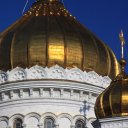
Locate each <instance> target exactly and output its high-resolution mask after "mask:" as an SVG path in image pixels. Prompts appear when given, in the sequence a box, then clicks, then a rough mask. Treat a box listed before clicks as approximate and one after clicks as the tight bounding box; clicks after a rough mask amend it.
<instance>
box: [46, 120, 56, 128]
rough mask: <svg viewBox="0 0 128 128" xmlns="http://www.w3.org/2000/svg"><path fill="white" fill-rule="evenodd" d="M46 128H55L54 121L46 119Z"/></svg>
mask: <svg viewBox="0 0 128 128" xmlns="http://www.w3.org/2000/svg"><path fill="white" fill-rule="evenodd" d="M44 128H54V121H53V119H52V118H46V119H45V121H44Z"/></svg>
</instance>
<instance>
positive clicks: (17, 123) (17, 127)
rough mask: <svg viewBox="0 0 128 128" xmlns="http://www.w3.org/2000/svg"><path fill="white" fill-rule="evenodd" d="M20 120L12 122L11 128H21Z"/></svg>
mask: <svg viewBox="0 0 128 128" xmlns="http://www.w3.org/2000/svg"><path fill="white" fill-rule="evenodd" d="M22 123H23V122H22V120H21V119H16V120H15V121H14V124H13V128H23V127H22Z"/></svg>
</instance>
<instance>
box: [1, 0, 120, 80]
mask: <svg viewBox="0 0 128 128" xmlns="http://www.w3.org/2000/svg"><path fill="white" fill-rule="evenodd" d="M0 38H1V40H0V70H4V71H6V70H10V69H13V68H15V67H17V66H19V67H22V68H26V67H31V66H33V65H40V66H43V67H46V66H48V67H50V66H53V65H55V64H58V65H60V66H62V67H63V68H72V67H78V68H79V69H81V70H83V71H84V70H86V71H92V70H93V71H95V72H97V73H98V74H100V75H103V76H107V75H108V76H109V77H110V78H114V77H115V76H116V75H117V74H118V73H119V65H118V62H117V60H116V57H115V55H114V54H113V52H112V51H111V49H110V48H108V47H107V46H106V45H105V44H104V43H103V42H102V41H101V40H99V39H98V38H97V37H96V36H95V35H94V34H92V33H91V32H90V31H89V30H88V29H87V28H85V27H83V26H82V25H81V24H80V23H79V22H78V21H77V20H76V19H75V18H74V17H73V16H72V15H71V14H70V13H69V12H68V11H67V10H66V9H65V7H64V6H63V4H62V3H61V2H60V1H58V0H39V1H37V2H35V3H34V4H33V5H32V7H31V8H30V9H29V11H28V12H26V13H25V15H24V16H23V17H21V19H19V20H18V21H16V22H15V23H14V24H13V25H11V26H10V27H9V28H7V29H6V30H5V31H4V32H3V33H1V35H0Z"/></svg>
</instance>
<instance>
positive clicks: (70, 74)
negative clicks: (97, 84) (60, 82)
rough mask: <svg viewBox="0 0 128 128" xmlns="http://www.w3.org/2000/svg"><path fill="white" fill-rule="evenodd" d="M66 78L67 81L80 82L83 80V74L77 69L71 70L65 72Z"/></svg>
mask: <svg viewBox="0 0 128 128" xmlns="http://www.w3.org/2000/svg"><path fill="white" fill-rule="evenodd" d="M67 78H68V79H69V80H75V81H81V82H83V80H84V75H83V72H82V71H81V70H80V69H78V68H73V69H70V70H69V71H67Z"/></svg>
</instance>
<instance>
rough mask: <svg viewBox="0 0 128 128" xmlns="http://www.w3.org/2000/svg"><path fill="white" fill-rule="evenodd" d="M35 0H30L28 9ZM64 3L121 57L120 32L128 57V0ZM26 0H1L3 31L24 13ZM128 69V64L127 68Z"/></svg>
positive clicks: (1, 24)
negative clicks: (122, 34)
mask: <svg viewBox="0 0 128 128" xmlns="http://www.w3.org/2000/svg"><path fill="white" fill-rule="evenodd" d="M34 1H35V0H29V4H28V5H27V8H26V11H27V10H28V8H29V7H30V6H31V4H32V3H33V2H34ZM63 2H64V5H65V7H66V8H67V9H68V10H69V12H71V14H72V15H73V16H75V17H76V19H77V20H79V21H80V22H81V23H82V24H83V25H84V26H86V27H87V28H88V29H90V30H91V31H92V32H93V33H95V35H97V36H98V37H99V38H100V39H101V40H103V41H104V42H105V43H106V44H107V45H108V46H109V47H110V48H111V49H112V50H113V51H114V53H115V55H116V57H117V58H118V59H119V58H120V41H119V38H118V35H119V32H120V30H121V29H123V32H124V37H125V40H126V45H125V58H126V60H127V61H128V0H63ZM25 3H26V0H0V32H2V31H3V30H4V29H6V28H7V27H8V26H9V25H11V24H12V23H14V22H15V21H16V20H17V19H18V18H20V17H21V16H22V10H23V8H24V5H25ZM126 70H127V72H128V64H127V68H126Z"/></svg>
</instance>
